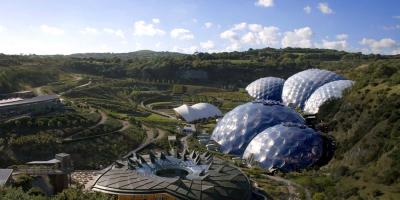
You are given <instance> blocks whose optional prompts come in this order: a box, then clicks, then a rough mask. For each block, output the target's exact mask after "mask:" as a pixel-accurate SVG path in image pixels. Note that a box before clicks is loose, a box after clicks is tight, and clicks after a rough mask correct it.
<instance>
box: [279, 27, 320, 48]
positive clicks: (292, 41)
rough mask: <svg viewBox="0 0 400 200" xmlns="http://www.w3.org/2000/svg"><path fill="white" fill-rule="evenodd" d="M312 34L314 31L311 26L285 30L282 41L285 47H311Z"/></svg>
mask: <svg viewBox="0 0 400 200" xmlns="http://www.w3.org/2000/svg"><path fill="white" fill-rule="evenodd" d="M312 36H313V32H312V30H311V28H310V27H304V28H299V29H294V30H293V31H288V32H285V34H284V37H283V39H282V42H281V43H282V46H283V47H302V48H311V47H312V43H311V37H312Z"/></svg>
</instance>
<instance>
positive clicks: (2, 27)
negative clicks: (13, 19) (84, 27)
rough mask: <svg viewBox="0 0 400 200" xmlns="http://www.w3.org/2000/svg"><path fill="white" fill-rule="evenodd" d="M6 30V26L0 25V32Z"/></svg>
mask: <svg viewBox="0 0 400 200" xmlns="http://www.w3.org/2000/svg"><path fill="white" fill-rule="evenodd" d="M6 30H7V29H6V27H4V26H2V25H0V33H1V32H4V31H6Z"/></svg>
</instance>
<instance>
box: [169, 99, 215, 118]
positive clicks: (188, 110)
mask: <svg viewBox="0 0 400 200" xmlns="http://www.w3.org/2000/svg"><path fill="white" fill-rule="evenodd" d="M174 112H175V115H176V116H177V118H179V119H182V120H184V121H186V122H198V121H207V120H209V119H214V118H218V117H221V116H222V112H221V111H220V110H219V109H218V108H217V107H216V106H214V105H212V104H209V103H197V104H194V105H192V106H188V105H186V104H183V105H182V106H179V107H177V108H174Z"/></svg>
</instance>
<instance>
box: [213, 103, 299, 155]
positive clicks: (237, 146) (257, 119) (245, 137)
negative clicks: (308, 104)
mask: <svg viewBox="0 0 400 200" xmlns="http://www.w3.org/2000/svg"><path fill="white" fill-rule="evenodd" d="M282 122H294V123H304V119H303V118H302V116H301V115H300V114H298V113H297V112H296V111H294V110H293V109H291V108H289V107H286V106H283V105H282V104H281V103H279V102H277V101H265V100H264V101H253V102H249V103H246V104H243V105H240V106H238V107H236V108H235V109H233V110H232V111H230V112H228V113H227V114H225V116H224V117H223V118H222V119H221V120H220V121H219V122H218V124H217V126H216V127H215V129H214V131H213V133H212V136H211V139H212V140H214V141H216V142H217V143H218V144H219V145H220V150H221V151H222V152H223V153H229V154H235V155H242V153H243V151H244V149H245V148H246V146H247V144H248V143H249V142H250V141H251V139H253V137H255V136H256V135H257V134H258V133H260V132H262V131H263V130H265V129H266V128H269V127H272V126H274V125H277V124H280V123H282Z"/></svg>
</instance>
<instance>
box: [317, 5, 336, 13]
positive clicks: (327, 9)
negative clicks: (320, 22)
mask: <svg viewBox="0 0 400 200" xmlns="http://www.w3.org/2000/svg"><path fill="white" fill-rule="evenodd" d="M318 9H319V11H321V12H322V13H323V14H326V15H329V14H332V13H333V10H332V9H331V8H330V7H329V5H328V3H319V4H318Z"/></svg>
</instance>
